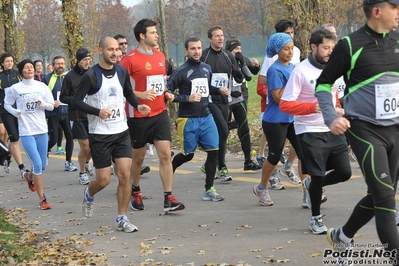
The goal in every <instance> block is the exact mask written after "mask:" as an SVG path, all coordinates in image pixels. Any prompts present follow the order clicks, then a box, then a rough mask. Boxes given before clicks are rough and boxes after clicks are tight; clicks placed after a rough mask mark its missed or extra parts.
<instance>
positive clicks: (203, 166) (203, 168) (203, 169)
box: [200, 164, 217, 179]
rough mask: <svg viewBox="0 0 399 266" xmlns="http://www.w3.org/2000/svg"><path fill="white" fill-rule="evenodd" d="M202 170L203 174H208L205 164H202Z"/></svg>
mask: <svg viewBox="0 0 399 266" xmlns="http://www.w3.org/2000/svg"><path fill="white" fill-rule="evenodd" d="M200 170H201V172H202V173H204V174H206V171H205V164H202V165H201V168H200ZM215 179H217V178H216V176H215Z"/></svg>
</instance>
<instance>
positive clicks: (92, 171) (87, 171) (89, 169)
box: [85, 162, 94, 176]
mask: <svg viewBox="0 0 399 266" xmlns="http://www.w3.org/2000/svg"><path fill="white" fill-rule="evenodd" d="M85 170H86V173H88V174H89V175H90V176H94V169H93V167H91V165H90V162H87V163H86V165H85Z"/></svg>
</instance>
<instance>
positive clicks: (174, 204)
mask: <svg viewBox="0 0 399 266" xmlns="http://www.w3.org/2000/svg"><path fill="white" fill-rule="evenodd" d="M184 208H185V206H184V204H183V203H181V202H179V201H178V200H177V199H176V198H175V197H174V196H173V195H169V196H168V199H167V201H166V202H164V203H163V210H164V211H165V212H171V211H180V210H184Z"/></svg>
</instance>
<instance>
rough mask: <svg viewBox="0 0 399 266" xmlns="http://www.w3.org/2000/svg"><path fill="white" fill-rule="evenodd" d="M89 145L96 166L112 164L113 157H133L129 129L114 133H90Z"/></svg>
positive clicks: (101, 166)
mask: <svg viewBox="0 0 399 266" xmlns="http://www.w3.org/2000/svg"><path fill="white" fill-rule="evenodd" d="M89 145H90V151H91V157H92V159H93V165H94V167H96V168H104V167H108V166H111V159H116V158H132V148H131V147H130V137H129V131H128V130H126V131H124V132H122V133H118V134H112V135H100V134H89Z"/></svg>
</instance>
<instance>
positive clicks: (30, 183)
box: [23, 172, 36, 192]
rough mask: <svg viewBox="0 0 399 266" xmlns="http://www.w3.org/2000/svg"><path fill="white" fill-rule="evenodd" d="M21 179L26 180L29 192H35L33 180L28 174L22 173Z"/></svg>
mask: <svg viewBox="0 0 399 266" xmlns="http://www.w3.org/2000/svg"><path fill="white" fill-rule="evenodd" d="M23 177H24V179H25V180H26V182H28V187H29V189H30V191H32V192H35V191H36V188H35V185H34V184H33V180H32V177H31V174H30V172H25V173H23Z"/></svg>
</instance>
